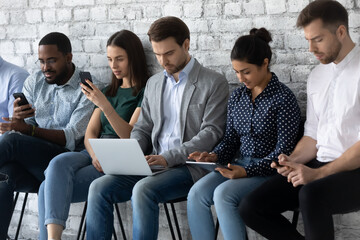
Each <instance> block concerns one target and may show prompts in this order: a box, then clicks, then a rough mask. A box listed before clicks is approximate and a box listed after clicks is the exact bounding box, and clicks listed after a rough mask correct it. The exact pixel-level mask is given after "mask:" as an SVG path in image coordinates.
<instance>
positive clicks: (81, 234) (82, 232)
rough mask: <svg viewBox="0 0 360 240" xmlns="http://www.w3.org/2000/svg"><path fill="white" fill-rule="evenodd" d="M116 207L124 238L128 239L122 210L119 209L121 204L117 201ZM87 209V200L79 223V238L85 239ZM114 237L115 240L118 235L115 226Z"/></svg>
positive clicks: (78, 239)
mask: <svg viewBox="0 0 360 240" xmlns="http://www.w3.org/2000/svg"><path fill="white" fill-rule="evenodd" d="M114 207H115V211H116V215H117V218H118V221H119V224H120V229H121V234H122V237H123V239H124V240H126V234H125V228H124V225H123V222H122V220H121V215H120V210H119V206H118V205H117V203H115V204H114ZM86 209H87V202H85V204H84V209H83V213H82V216H81V220H80V225H79V229H78V234H77V238H76V239H77V240H80V239H81V240H84V239H85V232H86V223H85V215H86ZM113 237H114V239H115V240H117V235H116V231H115V227H113Z"/></svg>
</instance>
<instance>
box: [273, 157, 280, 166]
mask: <svg viewBox="0 0 360 240" xmlns="http://www.w3.org/2000/svg"><path fill="white" fill-rule="evenodd" d="M272 161H273V162H274V163H275V164H276V166H277V167H281V165H280V163H279V159H273V160H272Z"/></svg>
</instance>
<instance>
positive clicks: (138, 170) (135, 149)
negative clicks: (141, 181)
mask: <svg viewBox="0 0 360 240" xmlns="http://www.w3.org/2000/svg"><path fill="white" fill-rule="evenodd" d="M89 142H90V145H91V147H92V149H93V150H94V152H95V155H96V157H97V158H98V160H99V162H100V165H101V167H102V169H103V171H104V173H105V174H110V175H138V176H150V175H154V174H158V173H160V172H163V171H166V170H167V168H165V167H163V166H159V165H156V166H152V167H151V168H150V166H149V165H148V163H147V161H146V159H145V156H144V153H143V152H142V150H141V148H140V145H139V143H138V141H137V140H135V139H118V138H116V139H114V138H92V139H89Z"/></svg>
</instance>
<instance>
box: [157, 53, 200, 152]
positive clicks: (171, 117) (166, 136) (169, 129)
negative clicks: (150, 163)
mask: <svg viewBox="0 0 360 240" xmlns="http://www.w3.org/2000/svg"><path fill="white" fill-rule="evenodd" d="M194 62H195V60H194V58H191V59H190V61H189V62H188V64H187V65H186V66H185V67H184V69H183V70H182V71H181V72H180V73H179V81H178V82H176V81H175V79H174V77H173V76H172V75H170V74H168V73H167V72H166V71H165V70H164V75H165V78H164V79H165V83H164V87H163V96H162V116H163V120H164V121H163V127H162V129H161V132H160V134H159V138H158V142H159V154H162V153H163V152H165V151H168V150H169V149H172V148H175V147H179V146H180V145H181V142H180V140H181V132H180V126H179V120H180V107H181V102H182V97H183V93H184V89H185V85H186V82H187V79H188V76H189V73H190V71H191V69H192V68H193V66H194Z"/></svg>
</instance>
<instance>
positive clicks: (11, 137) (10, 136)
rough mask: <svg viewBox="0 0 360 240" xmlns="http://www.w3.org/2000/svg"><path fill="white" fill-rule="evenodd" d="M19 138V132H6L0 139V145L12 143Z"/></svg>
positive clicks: (20, 134)
mask: <svg viewBox="0 0 360 240" xmlns="http://www.w3.org/2000/svg"><path fill="white" fill-rule="evenodd" d="M21 136H22V133H20V132H15V131H8V132H5V133H4V134H3V135H2V136H1V137H0V143H2V142H4V143H13V141H17V140H18V139H19V138H21Z"/></svg>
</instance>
